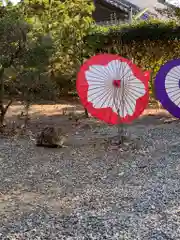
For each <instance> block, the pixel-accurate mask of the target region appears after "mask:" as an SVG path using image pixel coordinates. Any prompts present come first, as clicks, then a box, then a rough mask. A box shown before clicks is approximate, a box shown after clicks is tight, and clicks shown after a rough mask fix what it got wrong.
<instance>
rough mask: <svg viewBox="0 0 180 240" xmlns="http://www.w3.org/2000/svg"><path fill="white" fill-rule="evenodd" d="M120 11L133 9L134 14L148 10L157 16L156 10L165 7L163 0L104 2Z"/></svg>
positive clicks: (106, 0) (117, 0) (114, 0)
mask: <svg viewBox="0 0 180 240" xmlns="http://www.w3.org/2000/svg"><path fill="white" fill-rule="evenodd" d="M104 2H107V3H109V4H111V5H113V6H115V7H117V8H119V9H121V10H122V8H124V10H125V11H129V9H130V8H132V12H133V13H134V14H135V13H138V12H139V11H141V10H143V9H145V8H148V13H149V14H150V15H151V14H152V15H156V14H157V12H156V10H155V9H156V8H159V9H163V8H165V5H164V4H163V3H161V0H104Z"/></svg>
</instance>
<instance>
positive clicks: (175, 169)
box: [0, 123, 180, 240]
mask: <svg viewBox="0 0 180 240" xmlns="http://www.w3.org/2000/svg"><path fill="white" fill-rule="evenodd" d="M128 129H129V130H128V131H129V132H130V133H131V136H133V138H134V139H135V138H136V137H137V136H138V137H140V139H141V141H140V145H139V147H138V149H134V148H130V147H129V149H128V151H127V150H124V151H122V150H118V149H117V148H116V147H112V146H110V147H109V148H106V149H105V148H104V145H103V144H101V142H100V141H99V142H100V143H98V140H95V139H94V141H95V143H96V145H95V144H84V145H81V144H79V145H78V147H75V146H74V147H72V146H69V147H67V148H64V149H43V148H35V147H34V143H33V142H31V141H29V140H27V139H19V140H18V141H15V140H11V139H5V138H4V139H0V163H1V169H0V182H1V184H0V194H1V195H0V216H1V217H0V239H2V240H5V239H6V240H8V239H9V240H16V239H19V240H23V239H25V240H28V239H31V240H41V239H42V240H46V239H47V240H55V239H57V240H61V239H62V240H63V239H67V240H91V239H97V240H100V239H109V240H115V239H117V240H121V239H122V240H136V239H137V240H141V239H142V240H150V239H151V240H155V239H157V240H172V239H180V203H179V201H180V144H179V143H180V124H179V123H171V124H160V125H157V126H153V125H148V126H147V125H141V124H137V125H135V126H130V127H129V128H128ZM114 132H115V129H114V128H112V127H111V128H110V127H106V128H97V129H95V130H94V136H96V137H97V136H98V137H100V136H104V135H107V136H111V135H113V134H114ZM79 134H81V133H79ZM86 134H87V132H86ZM77 137H78V135H77V136H74V138H77ZM81 138H82V139H83V135H82V136H81ZM97 143H98V144H97Z"/></svg>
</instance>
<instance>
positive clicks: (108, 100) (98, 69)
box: [85, 60, 146, 117]
mask: <svg viewBox="0 0 180 240" xmlns="http://www.w3.org/2000/svg"><path fill="white" fill-rule="evenodd" d="M85 77H86V80H87V82H88V85H89V87H88V96H87V99H88V102H91V103H92V105H93V107H94V108H108V107H109V108H112V110H113V112H115V113H119V115H120V117H126V116H127V115H129V116H132V115H133V114H134V112H135V108H136V101H137V100H138V99H139V98H140V97H142V96H144V95H145V93H146V89H145V86H144V84H143V83H142V81H140V80H139V79H137V78H136V77H135V76H134V74H133V72H132V70H131V68H130V66H129V65H128V64H127V63H125V62H122V61H120V60H113V61H111V62H109V64H108V65H106V66H103V65H92V66H90V67H89V70H87V71H86V72H85Z"/></svg>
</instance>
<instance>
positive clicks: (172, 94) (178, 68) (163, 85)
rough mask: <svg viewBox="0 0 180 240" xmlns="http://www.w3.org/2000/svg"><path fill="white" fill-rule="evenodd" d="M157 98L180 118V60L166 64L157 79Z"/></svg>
mask: <svg viewBox="0 0 180 240" xmlns="http://www.w3.org/2000/svg"><path fill="white" fill-rule="evenodd" d="M154 84H155V92H156V98H157V99H158V100H159V101H160V102H161V104H162V106H163V107H164V108H165V109H166V110H168V112H169V113H171V114H172V115H173V116H174V117H176V118H180V59H175V60H171V61H168V62H167V63H165V64H164V65H163V66H162V67H161V68H160V70H159V72H158V73H157V75H156V79H155V83H154Z"/></svg>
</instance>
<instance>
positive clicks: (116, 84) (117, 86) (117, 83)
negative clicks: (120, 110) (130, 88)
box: [113, 79, 121, 88]
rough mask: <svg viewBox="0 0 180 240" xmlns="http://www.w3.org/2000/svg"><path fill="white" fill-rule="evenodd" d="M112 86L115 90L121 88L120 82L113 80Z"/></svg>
mask: <svg viewBox="0 0 180 240" xmlns="http://www.w3.org/2000/svg"><path fill="white" fill-rule="evenodd" d="M113 86H114V87H116V88H120V87H121V80H119V79H118V80H113Z"/></svg>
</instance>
